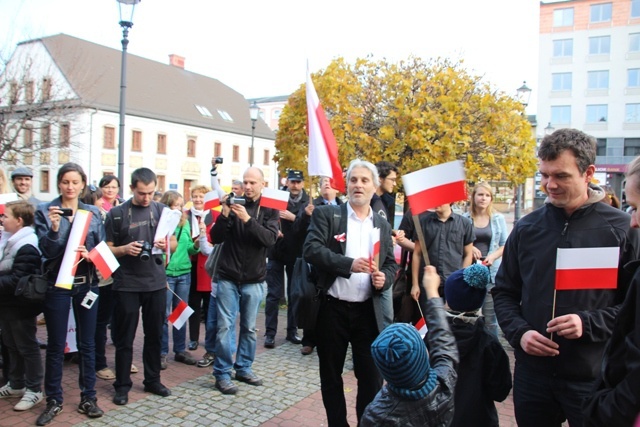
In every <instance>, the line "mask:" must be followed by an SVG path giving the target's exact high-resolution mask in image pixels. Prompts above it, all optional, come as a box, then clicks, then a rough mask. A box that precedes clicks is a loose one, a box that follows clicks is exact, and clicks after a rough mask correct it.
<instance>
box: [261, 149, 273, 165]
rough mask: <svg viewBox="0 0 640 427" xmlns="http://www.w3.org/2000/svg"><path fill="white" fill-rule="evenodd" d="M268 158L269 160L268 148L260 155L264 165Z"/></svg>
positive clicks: (266, 163)
mask: <svg viewBox="0 0 640 427" xmlns="http://www.w3.org/2000/svg"><path fill="white" fill-rule="evenodd" d="M269 160H271V156H270V155H269V150H264V153H263V155H262V164H263V165H265V166H268V165H269Z"/></svg>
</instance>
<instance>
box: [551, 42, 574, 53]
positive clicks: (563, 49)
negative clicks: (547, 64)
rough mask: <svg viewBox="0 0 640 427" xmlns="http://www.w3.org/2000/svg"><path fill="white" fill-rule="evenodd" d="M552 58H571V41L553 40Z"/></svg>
mask: <svg viewBox="0 0 640 427" xmlns="http://www.w3.org/2000/svg"><path fill="white" fill-rule="evenodd" d="M553 56H554V57H562V56H573V39H562V40H554V41H553Z"/></svg>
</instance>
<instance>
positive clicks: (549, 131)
mask: <svg viewBox="0 0 640 427" xmlns="http://www.w3.org/2000/svg"><path fill="white" fill-rule="evenodd" d="M554 130H556V128H554V127H553V126H551V122H549V124H548V125H547V127H546V128H544V134H545V135H551V134H552V133H553V131H554Z"/></svg>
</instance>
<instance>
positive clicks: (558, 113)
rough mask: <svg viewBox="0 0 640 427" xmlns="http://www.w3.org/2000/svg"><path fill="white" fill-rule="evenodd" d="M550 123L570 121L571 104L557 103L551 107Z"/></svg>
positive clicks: (566, 122)
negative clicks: (557, 104)
mask: <svg viewBox="0 0 640 427" xmlns="http://www.w3.org/2000/svg"><path fill="white" fill-rule="evenodd" d="M551 123H553V124H556V123H557V124H569V123H571V106H570V105H559V106H555V107H551Z"/></svg>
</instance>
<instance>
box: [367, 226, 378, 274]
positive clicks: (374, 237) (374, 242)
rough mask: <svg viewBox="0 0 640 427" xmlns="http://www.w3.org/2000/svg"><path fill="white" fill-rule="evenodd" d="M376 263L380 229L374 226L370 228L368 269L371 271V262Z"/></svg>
mask: <svg viewBox="0 0 640 427" xmlns="http://www.w3.org/2000/svg"><path fill="white" fill-rule="evenodd" d="M373 261H375V263H376V265H379V263H380V229H379V228H378V227H375V228H374V229H373V230H371V241H370V244H369V271H371V272H372V273H373V268H372V262H373Z"/></svg>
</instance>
